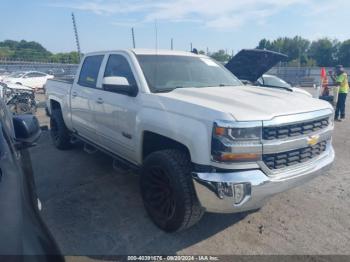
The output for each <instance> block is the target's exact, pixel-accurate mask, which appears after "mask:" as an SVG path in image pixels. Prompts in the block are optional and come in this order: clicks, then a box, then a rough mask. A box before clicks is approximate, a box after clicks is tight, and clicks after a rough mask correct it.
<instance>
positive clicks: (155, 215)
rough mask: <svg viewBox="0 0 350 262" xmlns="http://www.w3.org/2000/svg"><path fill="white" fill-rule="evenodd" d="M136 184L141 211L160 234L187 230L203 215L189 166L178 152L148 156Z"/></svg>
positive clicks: (186, 158)
mask: <svg viewBox="0 0 350 262" xmlns="http://www.w3.org/2000/svg"><path fill="white" fill-rule="evenodd" d="M140 182H141V193H142V198H143V202H144V205H145V208H146V210H147V212H148V214H149V216H150V217H151V219H152V220H153V222H154V223H155V224H156V225H157V226H158V227H159V228H161V229H162V230H164V231H167V232H174V231H181V230H184V229H187V228H189V227H191V226H192V225H194V224H195V223H197V222H198V221H199V220H200V219H201V217H202V215H203V214H204V209H203V208H202V207H201V205H200V204H199V202H198V199H197V196H196V194H195V190H194V187H193V182H192V177H191V162H190V160H189V157H188V155H187V154H186V153H184V152H181V151H179V150H162V151H158V152H155V153H152V154H151V155H149V156H148V157H147V158H146V160H145V163H144V166H143V170H142V175H141V181H140Z"/></svg>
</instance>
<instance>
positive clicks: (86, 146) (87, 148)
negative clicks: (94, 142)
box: [84, 143, 98, 155]
mask: <svg viewBox="0 0 350 262" xmlns="http://www.w3.org/2000/svg"><path fill="white" fill-rule="evenodd" d="M84 151H85V152H86V153H88V154H89V155H92V154H95V153H96V152H97V151H98V150H97V149H96V147H93V146H91V145H89V144H87V143H84Z"/></svg>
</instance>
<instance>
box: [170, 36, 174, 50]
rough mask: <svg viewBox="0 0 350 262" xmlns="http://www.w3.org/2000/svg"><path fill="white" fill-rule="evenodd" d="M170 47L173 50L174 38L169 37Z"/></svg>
mask: <svg viewBox="0 0 350 262" xmlns="http://www.w3.org/2000/svg"><path fill="white" fill-rule="evenodd" d="M170 49H171V50H174V39H173V38H171V41H170Z"/></svg>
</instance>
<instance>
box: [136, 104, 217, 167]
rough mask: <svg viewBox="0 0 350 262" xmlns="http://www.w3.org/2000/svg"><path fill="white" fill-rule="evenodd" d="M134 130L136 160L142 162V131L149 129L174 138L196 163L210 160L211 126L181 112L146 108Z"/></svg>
mask: <svg viewBox="0 0 350 262" xmlns="http://www.w3.org/2000/svg"><path fill="white" fill-rule="evenodd" d="M137 118H138V119H137V123H138V124H137V126H136V132H137V137H138V141H139V143H137V152H138V162H139V163H142V145H143V133H144V131H150V132H153V133H156V134H159V135H162V136H164V137H167V138H169V139H172V140H175V141H177V142H179V143H181V144H183V145H184V146H186V148H187V149H188V151H189V152H190V155H191V161H192V162H193V163H196V164H208V163H209V162H210V143H211V132H212V130H211V126H210V123H205V122H202V121H200V120H197V119H193V118H189V117H188V116H184V115H181V114H177V113H173V112H169V111H159V110H157V109H152V108H146V109H144V110H142V111H141V112H140V113H139V115H138V117H137Z"/></svg>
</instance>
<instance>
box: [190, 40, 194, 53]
mask: <svg viewBox="0 0 350 262" xmlns="http://www.w3.org/2000/svg"><path fill="white" fill-rule="evenodd" d="M190 48H191V50H190V52H192V50H193V48H192V42H191V45H190Z"/></svg>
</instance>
